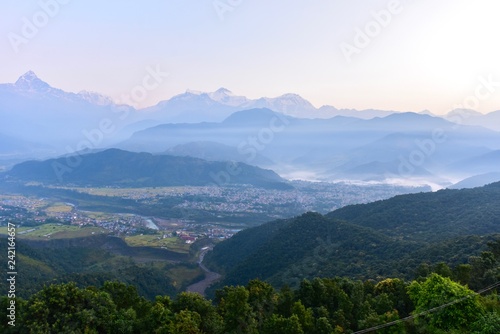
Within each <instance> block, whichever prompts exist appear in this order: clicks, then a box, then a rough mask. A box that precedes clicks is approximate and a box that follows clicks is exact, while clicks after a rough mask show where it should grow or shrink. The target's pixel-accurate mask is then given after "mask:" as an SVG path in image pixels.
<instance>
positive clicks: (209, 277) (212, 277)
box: [186, 247, 221, 296]
mask: <svg viewBox="0 0 500 334" xmlns="http://www.w3.org/2000/svg"><path fill="white" fill-rule="evenodd" d="M211 250H212V247H208V248H206V249H204V250H202V251H201V253H200V256H199V258H198V265H199V266H200V268H201V269H202V270H203V271H204V272H205V278H204V279H203V280H201V281H199V282H197V283H194V284H191V285H190V286H188V287H187V289H186V290H187V291H189V292H197V293H199V294H200V295H202V296H205V290H206V289H207V288H208V287H209V286H210V285H212V283H214V282H216V281H218V280H219V279H220V278H221V275H220V274H218V273H216V272H213V271H210V270H209V269H208V268H207V267H206V266H205V265H204V264H203V259H204V258H205V254H207V252H209V251H211Z"/></svg>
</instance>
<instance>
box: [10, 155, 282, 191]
mask: <svg viewBox="0 0 500 334" xmlns="http://www.w3.org/2000/svg"><path fill="white" fill-rule="evenodd" d="M69 166H71V167H69ZM5 175H6V176H7V177H8V180H11V181H12V180H19V181H23V182H29V181H35V182H41V183H43V184H45V185H72V186H92V187H107V186H113V187H160V186H209V185H219V186H224V185H234V184H240V185H242V184H248V185H253V186H256V187H262V188H280V189H288V188H290V186H289V185H288V184H287V183H286V182H285V181H284V180H283V179H282V178H281V177H280V176H279V175H277V174H276V173H274V172H273V171H271V170H265V169H261V168H258V167H254V166H250V165H247V164H244V163H229V162H218V161H205V160H202V159H197V158H191V157H178V156H169V155H152V154H150V153H132V152H127V151H122V150H118V149H109V150H105V151H101V152H97V153H90V154H84V155H81V156H69V157H64V158H58V159H49V160H45V161H27V162H23V163H20V164H17V165H15V166H14V167H13V168H12V169H11V170H10V171H8V172H7V173H5Z"/></svg>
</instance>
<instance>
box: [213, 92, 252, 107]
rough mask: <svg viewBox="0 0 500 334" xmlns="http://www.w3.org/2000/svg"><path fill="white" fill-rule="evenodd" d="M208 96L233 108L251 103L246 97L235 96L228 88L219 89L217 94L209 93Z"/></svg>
mask: <svg viewBox="0 0 500 334" xmlns="http://www.w3.org/2000/svg"><path fill="white" fill-rule="evenodd" d="M208 96H209V97H210V98H211V99H212V100H214V101H216V102H219V103H222V104H224V105H227V106H232V107H239V106H242V105H244V104H245V103H247V102H248V101H249V100H248V99H247V98H246V97H244V96H237V95H234V94H233V92H231V91H230V90H229V89H226V88H219V89H217V90H216V91H215V92H212V93H208Z"/></svg>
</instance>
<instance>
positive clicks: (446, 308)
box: [0, 273, 500, 334]
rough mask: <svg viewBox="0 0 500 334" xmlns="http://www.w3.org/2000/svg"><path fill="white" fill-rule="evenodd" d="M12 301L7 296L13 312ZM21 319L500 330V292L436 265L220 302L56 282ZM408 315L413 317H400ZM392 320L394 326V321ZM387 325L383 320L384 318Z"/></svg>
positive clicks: (114, 325)
mask: <svg viewBox="0 0 500 334" xmlns="http://www.w3.org/2000/svg"><path fill="white" fill-rule="evenodd" d="M9 302H10V300H9V299H8V298H7V297H5V296H4V297H0V308H1V309H2V313H4V315H3V318H4V319H6V318H7V314H6V312H8V310H7V307H8V305H9ZM15 303H16V310H17V318H16V322H15V325H16V326H15V327H13V326H10V325H9V324H8V322H7V321H3V322H2V323H1V324H0V331H2V333H206V334H219V333H220V334H222V333H235V334H236V333H252V334H257V333H263V334H277V333H278V334H280V333H283V334H322V333H325V334H331V333H352V332H353V331H359V330H363V329H368V328H376V329H377V331H376V333H398V334H400V333H415V334H416V333H455V334H459V333H460V334H466V333H482V334H490V333H492V334H493V333H498V331H499V330H500V300H499V299H498V295H497V294H496V292H495V291H494V290H493V292H491V291H488V293H487V294H483V295H479V294H475V293H473V292H472V291H470V290H469V289H468V288H467V287H465V286H463V285H460V284H459V283H457V282H453V281H452V280H450V279H448V278H445V277H442V276H440V275H438V274H436V273H433V274H431V275H429V276H428V277H427V278H425V279H423V280H422V281H420V282H418V281H412V282H405V281H403V280H400V279H386V280H384V281H382V282H379V283H377V284H375V283H373V282H372V281H364V282H363V281H355V280H350V279H346V278H322V279H321V278H315V279H313V280H303V281H301V282H300V285H299V287H298V288H297V289H290V288H289V287H286V286H285V287H283V288H282V289H281V290H279V291H276V290H275V289H274V288H273V287H272V286H271V285H269V284H268V283H265V282H262V281H259V280H252V281H250V282H249V283H248V284H247V285H246V286H226V287H224V288H223V289H221V290H218V291H217V293H216V297H215V299H214V301H213V302H211V301H209V300H206V299H204V298H203V297H201V296H200V295H198V294H195V293H186V292H183V293H180V294H178V295H177V296H176V297H175V298H173V299H171V298H170V297H168V296H157V297H156V298H155V299H154V300H147V299H145V298H143V297H141V296H140V295H139V293H138V291H137V289H136V288H135V287H133V286H130V285H126V284H124V283H120V282H117V281H107V282H104V283H103V284H102V285H101V286H100V287H95V286H87V287H85V288H79V287H78V286H77V285H76V284H75V283H66V284H52V285H49V286H45V287H43V288H42V289H41V290H40V291H38V292H36V293H33V294H32V295H30V296H29V297H28V298H27V299H25V300H24V299H21V298H17V299H16V300H15ZM405 317H408V318H407V319H406V320H400V319H402V318H405ZM388 323H391V325H390V326H387V324H388ZM378 326H380V327H378Z"/></svg>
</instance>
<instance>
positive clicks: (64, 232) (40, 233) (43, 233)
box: [0, 224, 108, 240]
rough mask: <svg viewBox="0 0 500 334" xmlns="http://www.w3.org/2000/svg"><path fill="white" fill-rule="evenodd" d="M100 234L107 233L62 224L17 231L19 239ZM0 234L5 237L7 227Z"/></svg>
mask: <svg viewBox="0 0 500 334" xmlns="http://www.w3.org/2000/svg"><path fill="white" fill-rule="evenodd" d="M102 233H108V232H107V231H106V230H105V229H103V228H100V227H92V226H88V227H80V226H74V225H63V224H43V225H39V226H36V227H30V226H29V227H20V228H18V229H17V235H18V238H20V239H45V240H47V239H70V238H82V237H87V236H91V235H95V234H102ZM0 234H3V235H7V227H5V226H2V227H0Z"/></svg>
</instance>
